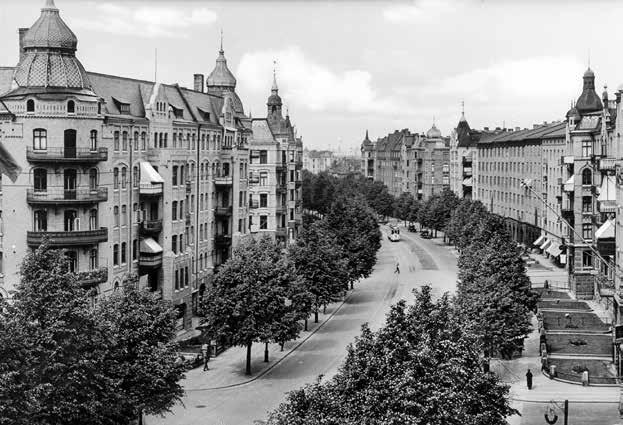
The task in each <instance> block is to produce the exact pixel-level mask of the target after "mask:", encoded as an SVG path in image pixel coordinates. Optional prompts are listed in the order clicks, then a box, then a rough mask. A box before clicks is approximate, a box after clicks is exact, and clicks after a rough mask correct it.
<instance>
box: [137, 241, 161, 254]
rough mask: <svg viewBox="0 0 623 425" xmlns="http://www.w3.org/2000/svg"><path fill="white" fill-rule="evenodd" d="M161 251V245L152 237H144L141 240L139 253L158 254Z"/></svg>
mask: <svg viewBox="0 0 623 425" xmlns="http://www.w3.org/2000/svg"><path fill="white" fill-rule="evenodd" d="M161 252H162V247H161V246H160V244H159V243H158V242H156V241H155V240H154V239H152V238H145V239H143V240H141V253H144V254H160V253H161Z"/></svg>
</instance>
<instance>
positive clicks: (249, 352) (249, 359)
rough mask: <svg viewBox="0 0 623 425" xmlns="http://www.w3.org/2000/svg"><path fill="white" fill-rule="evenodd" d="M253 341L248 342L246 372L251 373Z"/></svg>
mask: <svg viewBox="0 0 623 425" xmlns="http://www.w3.org/2000/svg"><path fill="white" fill-rule="evenodd" d="M252 344H253V343H252V342H247V370H246V371H245V373H246V374H247V375H251V345H252Z"/></svg>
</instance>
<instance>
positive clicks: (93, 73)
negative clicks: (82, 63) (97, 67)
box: [87, 71, 169, 86]
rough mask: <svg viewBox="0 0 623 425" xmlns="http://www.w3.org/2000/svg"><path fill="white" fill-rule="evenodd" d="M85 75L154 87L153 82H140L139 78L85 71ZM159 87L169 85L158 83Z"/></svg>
mask: <svg viewBox="0 0 623 425" xmlns="http://www.w3.org/2000/svg"><path fill="white" fill-rule="evenodd" d="M87 74H92V75H98V76H100V77H112V78H116V79H118V80H126V81H135V82H139V83H148V84H154V85H155V84H156V83H155V82H154V81H149V80H142V79H140V78H132V77H123V76H121V75H112V74H104V73H103V72H93V71H87ZM160 85H162V86H166V85H169V84H163V83H160Z"/></svg>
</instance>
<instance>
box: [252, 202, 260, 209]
mask: <svg viewBox="0 0 623 425" xmlns="http://www.w3.org/2000/svg"><path fill="white" fill-rule="evenodd" d="M259 207H260V203H259V202H258V201H251V202H250V203H249V208H251V209H252V210H255V209H257V208H259Z"/></svg>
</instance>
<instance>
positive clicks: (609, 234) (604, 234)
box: [595, 219, 614, 239]
mask: <svg viewBox="0 0 623 425" xmlns="http://www.w3.org/2000/svg"><path fill="white" fill-rule="evenodd" d="M595 239H614V219H612V220H606V222H605V223H604V224H602V225H601V227H600V228H599V229H597V231H596V232H595Z"/></svg>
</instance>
